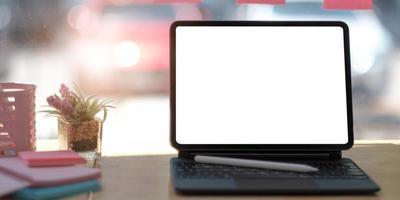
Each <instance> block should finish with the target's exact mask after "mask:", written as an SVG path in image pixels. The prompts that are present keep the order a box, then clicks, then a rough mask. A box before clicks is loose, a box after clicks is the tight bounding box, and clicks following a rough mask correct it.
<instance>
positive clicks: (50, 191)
mask: <svg viewBox="0 0 400 200" xmlns="http://www.w3.org/2000/svg"><path fill="white" fill-rule="evenodd" d="M100 189H101V186H100V183H99V182H98V181H97V180H91V181H85V182H80V183H74V184H68V185H61V186H56V187H45V188H25V189H22V190H19V191H17V192H16V193H14V196H15V197H16V198H17V199H32V200H46V199H60V198H63V197H68V196H72V195H77V194H81V193H86V192H94V191H98V190H100Z"/></svg>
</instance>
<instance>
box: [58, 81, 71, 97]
mask: <svg viewBox="0 0 400 200" xmlns="http://www.w3.org/2000/svg"><path fill="white" fill-rule="evenodd" d="M59 91H60V94H61V97H62V98H63V100H66V101H71V99H72V92H71V90H70V89H69V88H68V86H66V85H65V84H64V83H62V84H61V86H60V90H59Z"/></svg>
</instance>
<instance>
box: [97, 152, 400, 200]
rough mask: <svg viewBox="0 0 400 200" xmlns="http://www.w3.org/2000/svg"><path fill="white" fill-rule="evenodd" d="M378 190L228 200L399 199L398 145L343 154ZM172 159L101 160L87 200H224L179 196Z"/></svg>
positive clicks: (247, 197)
mask: <svg viewBox="0 0 400 200" xmlns="http://www.w3.org/2000/svg"><path fill="white" fill-rule="evenodd" d="M344 154H345V155H344V157H349V158H352V159H353V160H354V161H355V162H356V163H357V164H358V165H359V166H360V167H361V168H362V169H363V170H364V171H366V172H367V173H368V175H370V176H371V177H372V178H373V179H374V180H375V181H376V182H377V183H378V185H379V186H380V187H381V191H380V192H378V193H377V194H376V195H370V196H270V195H263V196H229V199H296V200H301V199H325V200H328V199H341V200H342V199H367V200H368V199H399V198H400V145H392V144H373V145H372V144H371V145H368V144H363V145H355V146H354V147H353V148H352V149H351V150H349V151H346V152H345V153H344ZM173 156H174V155H164V156H133V157H103V158H102V159H101V161H100V162H98V163H99V166H98V167H100V168H101V169H102V173H103V178H102V184H103V190H102V191H101V192H97V193H95V194H94V195H93V196H92V198H90V199H140V200H152V199H171V200H172V199H221V200H222V199H227V196H182V195H179V194H177V193H176V192H175V191H174V189H173V186H172V182H171V180H170V173H169V170H170V168H169V159H170V158H171V157H173Z"/></svg>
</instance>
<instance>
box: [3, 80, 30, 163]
mask: <svg viewBox="0 0 400 200" xmlns="http://www.w3.org/2000/svg"><path fill="white" fill-rule="evenodd" d="M35 90H36V86H35V85H28V84H18V83H0V156H4V155H5V156H14V155H16V154H17V152H18V151H30V150H35V148H36V146H35V133H36V129H35Z"/></svg>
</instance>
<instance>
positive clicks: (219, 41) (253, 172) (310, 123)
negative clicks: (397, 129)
mask: <svg viewBox="0 0 400 200" xmlns="http://www.w3.org/2000/svg"><path fill="white" fill-rule="evenodd" d="M170 41H171V50H170V55H171V69H170V70H171V71H170V76H171V94H170V106H171V113H170V114H171V116H170V117H171V124H170V128H171V130H170V139H171V144H172V146H173V147H174V148H176V149H177V150H178V152H179V154H178V157H175V158H172V159H171V161H170V166H171V177H172V182H173V185H174V188H175V189H176V190H177V191H178V192H181V193H194V194H199V193H203V194H212V193H226V194H232V193H267V194H294V193H295V194H361V193H364V194H365V193H373V192H376V191H378V190H379V187H378V185H377V184H376V183H374V181H373V180H372V179H371V178H370V177H369V176H368V175H367V174H366V173H365V172H364V171H363V170H362V169H360V167H358V166H357V165H356V164H355V163H354V162H353V161H352V160H351V159H349V158H342V153H341V152H342V151H343V150H346V149H350V148H351V147H352V145H353V115H352V96H351V74H350V50H349V28H348V26H347V25H346V24H345V23H344V22H336V21H312V22H311V21H308V22H303V21H295V22H293V21H292V22H288V21H274V22H271V21H268V22H266V21H177V22H174V23H173V24H172V25H171V29H170ZM196 155H205V156H220V157H228V158H245V159H256V160H269V161H284V162H290V163H299V164H307V165H310V166H312V167H316V168H318V169H319V171H318V172H311V173H310V172H307V173H306V172H288V171H279V170H268V169H256V168H245V167H237V166H228V165H214V164H204V163H196V162H194V160H193V157H194V156H196Z"/></svg>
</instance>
